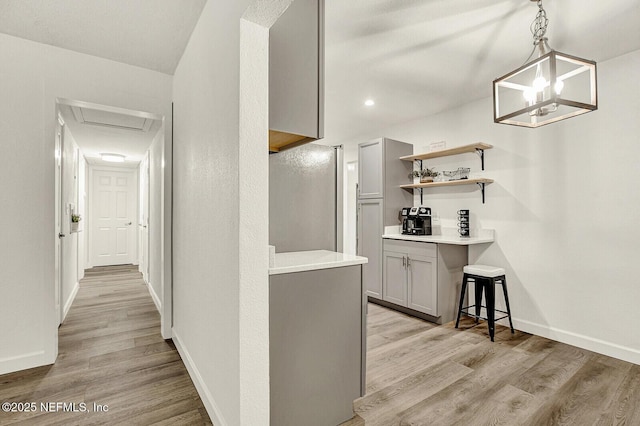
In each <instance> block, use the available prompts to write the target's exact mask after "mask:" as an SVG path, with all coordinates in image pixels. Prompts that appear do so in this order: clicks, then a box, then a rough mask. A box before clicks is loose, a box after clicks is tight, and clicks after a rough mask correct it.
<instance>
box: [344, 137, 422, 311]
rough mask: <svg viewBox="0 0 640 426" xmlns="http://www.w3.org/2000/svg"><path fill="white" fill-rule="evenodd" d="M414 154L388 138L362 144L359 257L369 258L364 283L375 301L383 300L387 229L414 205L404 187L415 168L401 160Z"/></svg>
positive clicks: (359, 193)
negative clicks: (384, 242)
mask: <svg viewBox="0 0 640 426" xmlns="http://www.w3.org/2000/svg"><path fill="white" fill-rule="evenodd" d="M412 153H413V145H411V144H408V143H404V142H400V141H395V140H392V139H388V138H378V139H374V140H371V141H368V142H364V143H361V144H359V145H358V195H357V196H358V216H357V221H358V235H357V254H358V255H360V256H365V257H367V258H369V263H367V264H366V265H364V266H363V280H364V285H365V289H366V294H367V296H369V297H372V298H375V299H382V261H383V259H382V234H383V233H384V227H385V226H393V225H399V224H400V219H399V212H400V209H401V208H402V207H406V206H412V205H413V195H412V194H411V193H409V192H408V191H405V190H403V189H401V188H400V185H401V184H403V183H407V182H408V181H409V178H408V175H409V172H410V171H411V169H412V167H413V166H412V164H410V163H408V162H406V161H401V160H399V158H400V157H402V156H405V155H411V154H412Z"/></svg>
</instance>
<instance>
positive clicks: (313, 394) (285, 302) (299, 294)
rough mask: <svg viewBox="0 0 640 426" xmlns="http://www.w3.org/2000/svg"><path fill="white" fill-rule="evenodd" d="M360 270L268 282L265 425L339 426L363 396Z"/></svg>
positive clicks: (324, 271) (280, 277)
mask: <svg viewBox="0 0 640 426" xmlns="http://www.w3.org/2000/svg"><path fill="white" fill-rule="evenodd" d="M360 271H361V266H360V265H356V266H346V267H341V268H332V269H321V270H314V271H304V272H295V273H289V274H279V275H271V276H270V278H269V359H270V363H269V372H270V383H269V386H270V389H271V393H270V394H271V400H270V406H271V410H270V417H271V421H270V424H272V425H278V426H293V425H305V426H326V425H338V424H341V423H342V422H345V421H347V420H349V419H350V418H352V417H353V401H354V400H355V399H357V398H359V397H360V396H363V395H364V389H365V382H364V377H365V376H364V373H365V365H364V362H365V358H364V354H365V348H366V341H365V336H366V332H365V330H366V324H365V321H366V317H365V312H364V311H365V305H364V303H363V295H362V281H361V272H360Z"/></svg>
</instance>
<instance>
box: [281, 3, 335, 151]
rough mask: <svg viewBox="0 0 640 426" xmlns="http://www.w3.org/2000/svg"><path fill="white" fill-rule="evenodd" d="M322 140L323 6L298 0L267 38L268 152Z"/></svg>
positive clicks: (292, 4)
mask: <svg viewBox="0 0 640 426" xmlns="http://www.w3.org/2000/svg"><path fill="white" fill-rule="evenodd" d="M323 137H324V0H296V1H294V2H292V3H291V5H290V6H289V8H288V9H287V10H286V11H285V12H284V14H283V15H282V16H281V17H280V18H279V19H278V20H277V21H276V23H275V24H274V25H273V26H272V27H271V30H270V32H269V151H270V152H278V151H280V150H282V149H286V148H291V147H293V146H297V145H301V144H303V143H307V142H311V141H314V140H317V139H322V138H323Z"/></svg>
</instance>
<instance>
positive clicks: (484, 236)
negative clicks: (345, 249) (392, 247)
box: [382, 226, 494, 246]
mask: <svg viewBox="0 0 640 426" xmlns="http://www.w3.org/2000/svg"><path fill="white" fill-rule="evenodd" d="M382 238H385V239H388V240H404V241H417V242H421V243H437V244H453V245H457V246H470V245H473V244H486V243H492V242H493V241H494V231H493V229H479V230H477V231H476V230H472V232H471V236H470V237H461V236H459V235H458V231H457V229H455V228H444V229H442V232H441V234H439V235H404V234H401V233H400V227H399V226H387V227H385V233H384V234H383V235H382Z"/></svg>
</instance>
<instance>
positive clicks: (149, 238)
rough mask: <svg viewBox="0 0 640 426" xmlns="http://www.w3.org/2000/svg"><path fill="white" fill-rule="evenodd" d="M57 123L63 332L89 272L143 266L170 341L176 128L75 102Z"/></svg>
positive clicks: (65, 102) (59, 105)
mask: <svg viewBox="0 0 640 426" xmlns="http://www.w3.org/2000/svg"><path fill="white" fill-rule="evenodd" d="M56 115H57V117H58V123H57V129H56V160H57V163H56V165H57V167H56V169H55V173H56V176H55V182H56V194H55V199H56V203H55V209H56V215H55V217H56V231H57V232H58V237H59V238H58V241H57V244H56V279H55V286H56V289H55V294H56V300H55V305H56V312H59V324H61V323H62V322H63V321H64V318H65V316H66V314H67V312H68V311H69V308H70V307H71V304H72V303H73V300H74V298H75V296H76V294H77V291H78V288H79V283H80V280H81V279H82V278H83V277H84V271H85V270H87V269H90V268H93V267H97V266H111V265H135V267H136V268H137V269H138V271H139V272H140V273H141V274H142V276H143V279H144V282H145V283H146V285H147V287H148V289H149V293H150V294H151V296H152V298H153V301H154V303H155V305H156V308H157V309H158V311H159V312H160V315H161V324H162V326H161V329H162V330H161V332H162V336H163V337H164V338H170V337H171V325H172V324H171V318H172V314H171V305H172V303H171V302H172V301H171V294H172V291H171V290H172V289H171V279H170V271H171V269H170V267H169V268H167V267H166V262H169V263H170V260H171V257H170V256H171V255H170V250H169V252H168V253H165V252H166V251H167V247H170V241H171V236H170V232H169V233H167V232H166V230H167V229H171V227H170V223H167V222H168V221H170V218H171V214H170V206H171V200H170V191H171V170H170V169H168V168H167V167H165V166H166V164H172V162H171V158H170V156H171V149H170V144H171V133H170V132H171V129H170V128H169V127H170V125H171V123H170V121H169V122H167V120H165V117H164V116H163V115H160V114H155V113H151V112H143V111H134V110H130V109H124V108H119V107H114V106H107V105H98V104H92V103H89V102H83V101H77V100H69V99H57V102H56ZM167 193H168V194H169V199H168V200H167V197H166V194H167ZM166 201H169V202H166ZM167 210H169V211H167ZM167 241H168V242H169V244H168V245H166V244H165V242H167ZM165 254H167V255H166V256H165ZM167 271H168V272H169V273H168V274H167Z"/></svg>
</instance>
